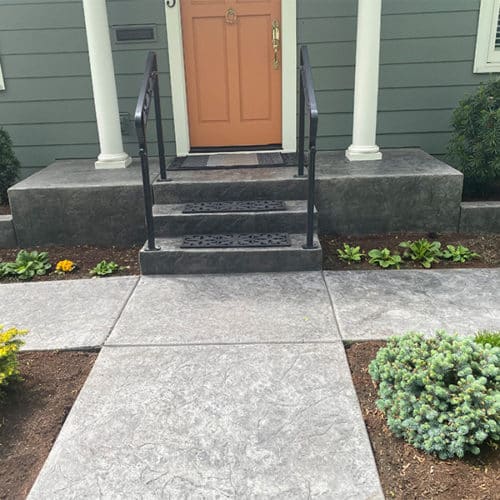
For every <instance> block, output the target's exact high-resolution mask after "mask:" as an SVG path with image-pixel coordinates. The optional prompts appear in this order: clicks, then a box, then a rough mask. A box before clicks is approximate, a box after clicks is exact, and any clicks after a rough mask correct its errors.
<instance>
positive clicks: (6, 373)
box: [0, 325, 27, 396]
mask: <svg viewBox="0 0 500 500" xmlns="http://www.w3.org/2000/svg"><path fill="white" fill-rule="evenodd" d="M26 333H27V332H26V331H24V330H18V329H17V328H10V329H8V330H4V328H3V326H1V325H0V396H1V395H2V389H3V388H5V386H7V385H8V384H9V382H12V381H14V380H16V379H19V367H18V360H17V353H18V351H19V348H20V347H21V346H22V345H23V342H22V340H20V338H19V337H20V336H21V335H24V334H26Z"/></svg>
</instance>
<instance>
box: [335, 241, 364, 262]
mask: <svg viewBox="0 0 500 500" xmlns="http://www.w3.org/2000/svg"><path fill="white" fill-rule="evenodd" d="M337 254H338V256H339V259H341V260H343V261H345V262H347V263H348V264H350V263H351V262H361V259H362V258H363V257H364V256H365V254H364V253H363V252H362V251H361V247H359V246H357V247H352V246H351V245H348V244H347V243H344V248H339V249H338V250H337Z"/></svg>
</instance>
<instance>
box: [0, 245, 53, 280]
mask: <svg viewBox="0 0 500 500" xmlns="http://www.w3.org/2000/svg"><path fill="white" fill-rule="evenodd" d="M50 267H51V264H50V262H49V256H48V253H47V252H37V251H36V250H35V251H33V252H28V251H26V250H21V251H20V252H19V253H18V254H17V257H16V260H15V261H14V262H4V263H3V264H2V266H1V268H0V276H1V275H3V276H15V277H17V278H18V279H20V280H29V279H31V278H33V277H34V276H43V275H45V274H47V271H48V270H49V269H50Z"/></svg>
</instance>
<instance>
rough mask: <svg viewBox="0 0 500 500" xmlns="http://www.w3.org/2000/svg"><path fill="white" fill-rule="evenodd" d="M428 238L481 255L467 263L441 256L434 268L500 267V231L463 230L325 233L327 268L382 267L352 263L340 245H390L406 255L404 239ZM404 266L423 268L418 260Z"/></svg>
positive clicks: (324, 251) (366, 262)
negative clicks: (339, 251)
mask: <svg viewBox="0 0 500 500" xmlns="http://www.w3.org/2000/svg"><path fill="white" fill-rule="evenodd" d="M421 238H426V239H428V240H429V241H436V240H437V241H440V242H441V244H442V248H445V247H446V245H455V246H456V245H458V244H460V245H463V246H466V247H468V248H469V249H470V250H472V251H473V252H476V253H478V254H479V255H480V257H479V258H477V259H473V260H471V261H469V262H466V263H464V264H460V263H455V262H449V261H446V260H441V261H440V262H439V263H438V264H433V265H432V267H433V269H452V268H455V269H456V268H472V267H500V234H462V233H460V234H459V233H446V234H438V233H397V234H376V235H368V236H321V237H320V239H321V244H322V246H323V269H328V270H332V271H341V270H347V269H349V270H355V269H380V267H378V266H374V265H372V264H369V263H368V261H367V260H366V259H363V261H362V262H359V263H352V264H350V265H349V264H348V263H347V262H344V261H342V260H340V259H339V257H338V254H337V249H339V248H343V244H344V243H347V244H349V245H351V246H358V245H360V246H361V249H362V250H363V252H364V253H365V254H366V253H368V251H369V250H371V249H373V248H389V249H390V250H391V251H392V252H398V253H400V254H401V255H402V253H403V251H404V249H402V248H400V247H399V246H398V245H399V244H400V243H401V242H402V241H408V240H418V239H421ZM401 269H423V267H422V266H421V265H419V264H416V263H414V262H407V261H404V262H403V264H402V265H401Z"/></svg>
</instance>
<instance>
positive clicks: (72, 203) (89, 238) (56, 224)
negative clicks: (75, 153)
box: [9, 160, 158, 247]
mask: <svg viewBox="0 0 500 500" xmlns="http://www.w3.org/2000/svg"><path fill="white" fill-rule="evenodd" d="M94 164H95V160H64V161H57V162H55V163H53V164H52V165H49V166H48V167H47V168H45V169H43V170H41V171H40V172H37V173H36V174H34V175H32V176H30V177H28V178H27V179H24V180H23V181H21V182H19V183H17V184H16V185H15V186H12V187H11V188H10V189H9V200H10V206H11V210H12V216H13V218H14V227H15V230H16V234H17V239H18V242H19V246H22V247H26V246H31V245H81V244H90V245H130V244H133V243H139V242H141V243H142V242H143V241H144V239H145V237H146V236H145V235H146V232H145V228H144V198H143V194H142V193H143V191H142V178H141V169H140V163H139V162H138V161H137V160H135V161H134V164H133V165H132V166H130V167H129V168H123V169H122V168H119V169H112V170H96V169H95V167H94ZM157 175H158V170H157V169H152V170H151V179H154V178H155V177H156V176H157Z"/></svg>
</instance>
